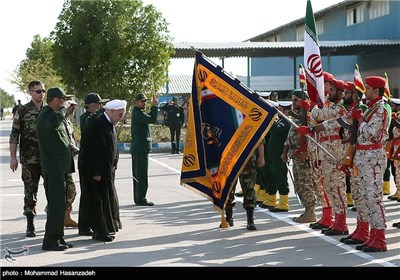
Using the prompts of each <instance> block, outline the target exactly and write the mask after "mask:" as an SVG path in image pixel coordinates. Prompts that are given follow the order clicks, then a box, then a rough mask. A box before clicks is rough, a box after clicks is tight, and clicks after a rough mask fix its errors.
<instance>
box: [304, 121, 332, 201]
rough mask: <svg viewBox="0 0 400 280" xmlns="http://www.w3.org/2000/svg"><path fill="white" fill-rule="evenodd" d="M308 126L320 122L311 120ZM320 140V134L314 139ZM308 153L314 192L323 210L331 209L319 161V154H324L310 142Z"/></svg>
mask: <svg viewBox="0 0 400 280" xmlns="http://www.w3.org/2000/svg"><path fill="white" fill-rule="evenodd" d="M308 124H309V125H310V126H314V125H317V124H318V122H317V121H315V120H314V119H312V118H309V120H308ZM318 138H319V132H318V133H316V134H315V137H314V139H315V140H316V141H317V142H318ZM307 149H308V151H310V156H309V157H310V164H311V167H312V179H313V186H314V192H315V194H316V196H317V200H318V201H319V203H320V204H321V206H322V207H323V208H329V207H331V204H330V203H329V200H328V197H327V196H326V194H325V191H324V184H323V182H324V180H323V179H324V174H323V172H322V164H321V160H319V154H320V153H323V151H321V150H320V149H319V148H318V147H317V145H315V143H313V142H312V141H308V145H307Z"/></svg>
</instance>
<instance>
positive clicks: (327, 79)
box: [323, 71, 335, 82]
mask: <svg viewBox="0 0 400 280" xmlns="http://www.w3.org/2000/svg"><path fill="white" fill-rule="evenodd" d="M323 75H324V82H332V81H333V80H334V79H335V77H334V76H333V75H332V74H331V73H329V72H326V71H324V72H323Z"/></svg>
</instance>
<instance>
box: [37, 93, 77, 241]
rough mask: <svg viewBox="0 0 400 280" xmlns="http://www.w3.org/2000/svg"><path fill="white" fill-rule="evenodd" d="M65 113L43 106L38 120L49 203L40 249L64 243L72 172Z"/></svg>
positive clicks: (63, 110)
mask: <svg viewBox="0 0 400 280" xmlns="http://www.w3.org/2000/svg"><path fill="white" fill-rule="evenodd" d="M50 90H51V89H49V91H48V94H49V93H50ZM65 112H66V109H65V108H64V107H61V109H60V110H59V111H53V109H51V108H50V107H48V106H46V107H44V109H43V110H42V112H41V113H40V114H39V116H38V120H37V132H38V140H39V150H40V154H41V158H40V160H41V164H42V172H43V175H44V187H45V191H46V198H47V203H48V204H47V206H48V213H47V222H46V232H45V235H44V239H43V248H45V247H51V248H57V246H60V243H62V242H63V241H62V240H63V236H64V216H65V210H66V177H67V174H69V173H71V172H72V164H71V163H72V161H73V159H72V153H71V148H70V142H69V137H68V133H67V128H66V126H65V123H64V117H65Z"/></svg>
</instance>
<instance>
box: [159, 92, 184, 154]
mask: <svg viewBox="0 0 400 280" xmlns="http://www.w3.org/2000/svg"><path fill="white" fill-rule="evenodd" d="M162 109H163V110H164V111H165V112H166V113H167V126H168V127H169V131H170V134H171V154H180V153H181V152H180V150H179V140H180V137H181V127H182V126H183V124H184V123H185V114H184V111H183V108H182V107H181V106H179V104H178V98H177V97H176V96H174V97H173V98H172V104H169V103H167V104H165V105H164V106H163V107H162Z"/></svg>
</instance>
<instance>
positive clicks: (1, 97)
mask: <svg viewBox="0 0 400 280" xmlns="http://www.w3.org/2000/svg"><path fill="white" fill-rule="evenodd" d="M14 103H15V100H14V96H12V95H11V94H9V93H8V92H6V91H5V90H4V89H2V88H0V107H1V108H12V107H13V106H14Z"/></svg>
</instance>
